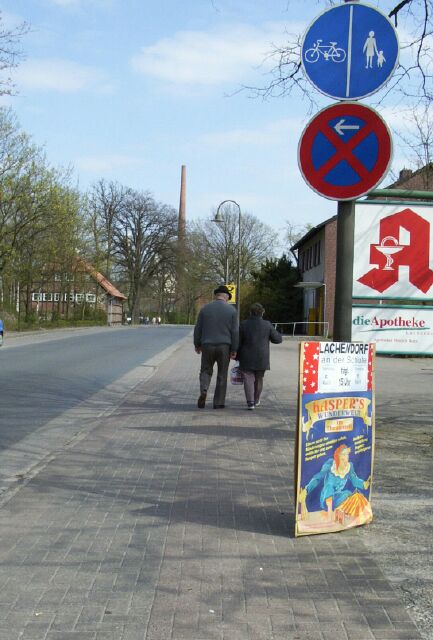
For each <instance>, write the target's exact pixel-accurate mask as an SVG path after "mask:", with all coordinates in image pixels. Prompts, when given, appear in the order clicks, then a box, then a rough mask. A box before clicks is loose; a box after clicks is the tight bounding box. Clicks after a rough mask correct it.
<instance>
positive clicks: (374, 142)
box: [298, 102, 392, 200]
mask: <svg viewBox="0 0 433 640" xmlns="http://www.w3.org/2000/svg"><path fill="white" fill-rule="evenodd" d="M391 152H392V141H391V134H390V132H389V130H388V127H387V126H386V124H385V122H384V120H383V119H382V118H381V117H380V116H379V114H378V113H377V112H376V111H374V110H373V109H370V108H369V107H366V106H364V105H360V104H358V103H356V102H344V103H339V104H336V105H332V106H331V107H327V108H326V109H322V111H320V112H319V113H318V114H317V115H316V116H314V118H312V120H310V122H309V123H308V125H307V126H306V128H305V129H304V131H303V133H302V136H301V139H300V142H299V148H298V162H299V168H300V170H301V173H302V175H303V177H304V180H305V181H306V182H307V183H308V184H309V185H310V187H311V188H312V189H314V191H316V192H317V193H319V194H320V195H322V196H324V197H325V198H330V199H331V200H353V199H354V198H359V197H360V196H362V195H365V194H366V193H368V192H369V191H371V190H372V189H374V187H376V186H377V185H378V184H379V182H380V181H381V180H382V178H383V177H384V175H385V174H386V172H387V171H388V167H389V164H390V162H391Z"/></svg>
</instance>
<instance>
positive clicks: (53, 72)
mask: <svg viewBox="0 0 433 640" xmlns="http://www.w3.org/2000/svg"><path fill="white" fill-rule="evenodd" d="M15 79H16V83H17V85H18V87H19V88H22V87H23V88H25V89H39V90H48V91H57V92H60V93H74V92H77V91H83V90H88V89H92V90H95V91H98V92H101V91H102V92H104V93H106V92H108V91H110V90H111V87H110V84H109V83H108V81H107V78H106V76H105V74H104V73H103V72H101V71H100V70H99V69H97V68H95V67H88V66H84V65H80V64H78V63H76V62H72V61H70V60H63V59H60V58H43V59H38V60H28V61H26V62H24V63H23V64H22V65H21V66H20V67H19V68H18V70H17V72H16V74H15Z"/></svg>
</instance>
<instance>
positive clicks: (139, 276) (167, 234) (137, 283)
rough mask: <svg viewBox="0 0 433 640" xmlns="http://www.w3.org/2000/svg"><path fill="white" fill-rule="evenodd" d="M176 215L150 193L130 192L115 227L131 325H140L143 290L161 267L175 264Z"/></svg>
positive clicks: (116, 218)
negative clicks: (127, 294) (127, 289)
mask: <svg viewBox="0 0 433 640" xmlns="http://www.w3.org/2000/svg"><path fill="white" fill-rule="evenodd" d="M176 234H177V215H176V212H175V210H174V209H172V208H170V207H167V206H166V205H163V204H160V203H157V202H155V200H154V199H153V197H152V196H151V194H150V193H148V192H144V193H143V192H138V191H133V190H128V191H127V193H126V194H125V198H124V201H123V203H122V207H121V210H120V212H119V213H118V214H117V215H116V217H115V220H114V226H113V245H114V252H115V255H116V258H117V261H118V264H119V266H120V267H121V268H122V270H123V271H124V273H125V275H126V277H127V280H128V288H129V297H128V301H129V308H130V311H131V313H132V321H133V322H137V321H138V318H139V313H140V300H141V294H142V291H143V290H144V288H145V287H146V286H147V285H148V284H149V282H150V281H151V280H152V278H153V277H154V276H155V275H156V274H157V272H158V269H160V267H161V264H162V263H164V262H167V261H169V260H172V262H173V264H174V263H175V255H176V251H175V246H176V245H175V240H176Z"/></svg>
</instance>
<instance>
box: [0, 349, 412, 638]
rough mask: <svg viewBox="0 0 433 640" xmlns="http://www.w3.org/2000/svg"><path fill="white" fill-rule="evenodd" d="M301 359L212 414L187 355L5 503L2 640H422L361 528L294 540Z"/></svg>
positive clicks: (279, 357)
mask: <svg viewBox="0 0 433 640" xmlns="http://www.w3.org/2000/svg"><path fill="white" fill-rule="evenodd" d="M278 349H280V351H279V350H278ZM287 358H288V351H287V349H286V348H285V346H284V345H283V346H281V347H275V348H273V353H272V363H273V370H272V371H271V372H270V373H267V374H266V378H265V391H264V395H263V402H262V406H261V407H260V409H258V410H257V411H255V412H247V411H245V408H244V398H243V391H242V389H239V388H237V387H230V388H229V389H228V396H227V408H226V409H225V410H224V411H214V410H213V409H212V408H210V407H211V405H210V407H207V408H206V409H205V410H203V411H201V410H200V411H199V410H197V408H196V399H197V395H198V369H199V358H198V357H196V356H195V354H194V353H193V350H192V348H191V344H190V343H189V342H188V343H187V344H186V343H185V344H183V345H181V346H180V349H179V350H178V351H177V352H176V353H174V354H173V355H172V356H170V358H169V359H168V360H166V361H165V362H163V363H162V364H161V365H160V367H159V368H158V370H157V371H156V373H155V375H154V376H153V377H152V378H150V379H148V380H147V381H146V382H144V383H142V384H138V385H137V386H136V387H135V388H134V389H133V390H132V391H131V392H130V393H129V394H128V395H127V396H126V397H125V398H124V399H123V401H122V403H121V404H120V405H119V407H118V408H117V409H116V410H115V411H114V412H113V413H112V414H111V415H109V416H108V417H104V418H103V419H100V420H98V421H96V422H95V425H94V427H93V429H92V430H89V431H88V432H87V434H86V436H85V437H83V438H82V439H81V440H78V441H76V442H74V443H73V444H71V446H68V447H65V448H64V449H63V450H60V451H58V452H57V453H56V455H55V457H53V459H52V460H51V461H50V462H49V463H48V464H47V465H46V466H45V467H43V468H41V469H40V471H39V473H38V474H37V475H35V477H34V478H33V479H32V480H30V481H29V482H28V483H27V484H26V485H24V486H23V487H22V488H21V489H20V491H18V492H17V493H15V495H14V496H13V498H11V500H10V501H9V502H5V503H4V504H3V506H2V511H3V513H2V516H3V518H2V520H1V522H0V537H1V540H2V545H1V550H0V640H3V639H4V638H5V639H7V640H15V638H16V640H39V638H41V640H214V639H215V640H331V639H332V640H393V639H394V638H395V639H396V640H400V639H401V638H404V640H417V639H418V638H420V636H419V634H418V632H417V630H416V627H415V626H414V625H413V624H412V622H411V620H410V617H409V615H408V614H407V612H406V610H405V608H404V606H403V604H402V603H401V601H400V600H399V598H398V596H397V595H396V593H395V592H394V591H393V589H392V587H391V585H390V584H389V583H388V581H387V580H386V579H385V577H384V575H383V572H382V571H381V570H380V569H379V567H378V566H377V564H376V563H375V561H374V559H373V558H372V557H371V555H370V554H369V552H368V550H367V549H366V547H365V545H364V544H363V541H362V539H361V536H360V535H359V534H358V532H357V531H356V530H352V531H349V532H345V533H343V534H339V535H336V536H311V537H304V538H298V539H295V538H294V537H293V527H294V515H293V486H292V476H293V466H292V463H293V458H294V451H293V447H294V427H295V408H294V402H292V404H291V405H290V406H291V413H290V414H289V413H288V406H289V404H290V403H289V401H288V392H287V389H286V379H287V371H288V367H290V369H291V371H295V370H296V364H295V362H294V361H293V362H290V361H289V360H288V359H287ZM17 532H19V533H18V535H17ZM5 567H6V568H7V569H6V568H5ZM35 612H38V613H40V614H41V619H35ZM32 633H33V636H34V637H32V635H31V634H32ZM404 633H407V634H409V635H408V636H407V637H404ZM5 634H6V635H5Z"/></svg>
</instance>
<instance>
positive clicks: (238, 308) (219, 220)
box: [213, 200, 242, 321]
mask: <svg viewBox="0 0 433 640" xmlns="http://www.w3.org/2000/svg"><path fill="white" fill-rule="evenodd" d="M227 202H231V203H232V204H235V205H236V206H237V208H238V211H239V221H238V226H239V239H238V281H237V285H236V311H237V313H238V321H239V320H240V318H241V219H242V216H241V208H240V206H239V205H238V203H237V202H236V201H235V200H223V201H222V202H220V203H219V205H218V207H217V210H216V213H215V218H214V219H213V222H216V223H217V224H221V223H223V222H224V218H223V217H222V216H221V214H220V209H221V207H222V206H223V204H227ZM226 276H227V277H226V280H227V279H228V264H227V274H226ZM226 284H227V282H226Z"/></svg>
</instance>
